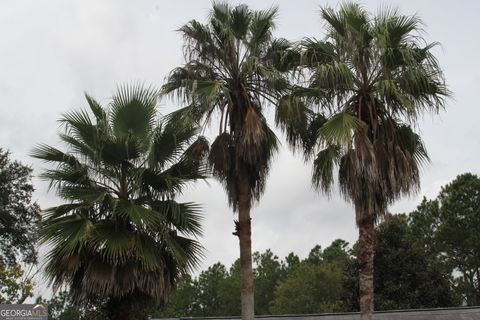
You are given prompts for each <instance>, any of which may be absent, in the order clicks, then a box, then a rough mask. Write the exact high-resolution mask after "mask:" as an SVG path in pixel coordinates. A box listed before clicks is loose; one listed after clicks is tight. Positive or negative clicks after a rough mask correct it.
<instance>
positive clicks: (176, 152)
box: [32, 86, 206, 319]
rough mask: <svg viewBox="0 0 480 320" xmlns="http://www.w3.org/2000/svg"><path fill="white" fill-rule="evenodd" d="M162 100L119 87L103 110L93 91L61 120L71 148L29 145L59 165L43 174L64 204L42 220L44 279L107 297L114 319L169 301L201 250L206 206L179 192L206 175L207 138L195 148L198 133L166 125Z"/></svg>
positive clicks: (76, 294) (77, 293)
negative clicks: (84, 105)
mask: <svg viewBox="0 0 480 320" xmlns="http://www.w3.org/2000/svg"><path fill="white" fill-rule="evenodd" d="M157 96H158V94H157V93H156V92H155V91H154V90H151V89H144V88H143V87H141V86H134V87H122V88H120V89H119V90H118V91H117V92H116V94H115V95H114V96H113V98H112V101H111V103H110V108H108V109H105V108H103V107H102V106H100V104H99V103H98V102H97V101H95V100H94V99H93V98H91V97H90V96H88V95H87V96H86V99H87V102H88V105H89V109H90V110H89V111H90V112H89V111H87V110H81V111H72V112H69V113H67V114H64V115H63V117H62V118H61V120H60V121H61V123H63V124H64V126H65V132H64V133H61V134H60V135H59V136H60V139H61V140H62V141H63V142H64V143H65V144H66V152H64V151H61V150H59V149H56V148H54V147H51V146H48V145H39V146H38V147H36V148H35V149H34V150H33V151H32V156H33V157H35V158H39V159H42V160H45V161H47V162H50V163H54V164H56V167H55V168H54V169H51V170H46V171H45V172H44V173H43V174H42V177H43V178H44V179H46V180H47V181H50V185H51V187H53V188H55V189H56V190H57V194H58V195H59V196H60V198H62V199H63V200H64V201H65V203H64V204H61V205H59V206H56V207H52V208H49V209H47V210H45V215H44V217H43V221H42V222H41V224H40V240H41V242H42V243H45V244H48V245H49V246H51V251H50V253H49V254H48V255H47V257H46V263H45V271H46V275H47V276H48V278H49V279H50V281H51V284H53V285H54V287H57V288H58V287H61V286H63V285H67V286H69V287H70V293H71V294H72V296H73V298H74V299H75V300H76V301H85V300H89V299H90V300H91V299H95V300H97V299H98V300H97V301H100V300H102V301H106V303H107V309H108V312H109V313H110V317H111V318H112V319H129V311H130V310H131V308H132V307H133V304H134V303H135V302H139V301H140V302H141V301H150V302H152V301H153V302H155V303H162V302H164V301H165V299H166V298H167V297H168V294H169V292H170V291H171V289H172V287H173V286H174V285H175V282H176V280H177V279H178V277H179V274H181V273H182V272H185V271H187V270H188V269H190V268H192V267H194V266H195V265H196V264H197V261H198V258H199V254H200V253H201V247H200V245H199V243H198V242H197V241H196V240H195V239H196V237H197V236H198V235H199V234H200V233H201V226H200V222H199V220H200V215H199V214H200V212H199V207H198V206H197V205H196V204H194V203H179V202H177V201H175V196H176V195H177V194H178V193H179V192H181V191H182V190H183V189H184V187H185V186H186V185H187V184H188V183H190V182H192V181H195V180H197V179H202V178H204V177H205V172H206V170H205V169H206V166H205V165H203V164H202V156H203V155H204V151H205V150H206V149H205V148H204V147H205V143H204V141H203V140H201V139H200V140H197V141H196V142H195V143H193V144H192V143H191V142H192V139H194V137H195V136H196V134H197V130H196V129H195V128H194V127H192V126H189V125H188V124H186V123H181V119H179V118H178V117H177V119H175V120H176V121H177V122H174V121H164V122H163V123H159V122H158V120H157V117H156V101H157ZM188 145H190V146H189V147H188V148H187V146H188Z"/></svg>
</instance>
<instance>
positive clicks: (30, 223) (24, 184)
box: [0, 148, 40, 266]
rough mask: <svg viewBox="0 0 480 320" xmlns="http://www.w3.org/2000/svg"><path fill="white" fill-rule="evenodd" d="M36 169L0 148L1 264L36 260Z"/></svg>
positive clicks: (11, 264)
mask: <svg viewBox="0 0 480 320" xmlns="http://www.w3.org/2000/svg"><path fill="white" fill-rule="evenodd" d="M31 175H32V169H31V168H30V167H27V166H25V165H23V164H21V163H20V162H18V161H12V160H11V159H10V155H9V153H8V151H6V150H4V149H1V148H0V264H6V265H9V266H13V265H15V264H17V263H18V262H20V261H19V260H21V261H23V262H27V263H32V262H35V261H36V259H37V252H36V249H35V241H36V228H35V227H36V223H37V222H38V221H39V220H40V207H39V206H38V205H37V204H36V203H33V202H32V193H33V191H34V188H33V185H32V182H31Z"/></svg>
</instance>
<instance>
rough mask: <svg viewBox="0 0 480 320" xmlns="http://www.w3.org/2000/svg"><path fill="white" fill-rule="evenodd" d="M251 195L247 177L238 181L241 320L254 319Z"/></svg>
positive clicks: (241, 177)
mask: <svg viewBox="0 0 480 320" xmlns="http://www.w3.org/2000/svg"><path fill="white" fill-rule="evenodd" d="M250 203H251V193H250V185H249V183H248V177H245V176H244V175H242V176H240V177H239V181H238V224H237V235H238V239H239V242H240V282H241V299H242V320H253V319H254V318H255V311H254V297H253V269H252V238H251V235H252V234H251V230H252V229H251V218H250V207H251V204H250Z"/></svg>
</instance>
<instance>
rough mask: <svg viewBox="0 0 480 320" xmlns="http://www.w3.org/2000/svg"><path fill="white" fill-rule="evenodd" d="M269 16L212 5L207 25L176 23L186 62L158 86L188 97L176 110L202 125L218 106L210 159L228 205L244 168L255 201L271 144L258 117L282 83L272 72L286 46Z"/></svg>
mask: <svg viewBox="0 0 480 320" xmlns="http://www.w3.org/2000/svg"><path fill="white" fill-rule="evenodd" d="M276 14H277V9H276V8H272V9H270V10H265V11H252V10H250V9H249V8H248V7H247V6H245V5H238V6H236V7H230V6H229V5H228V4H227V3H214V5H213V10H212V12H211V15H210V19H209V23H208V24H201V23H199V22H197V21H195V20H192V21H190V22H189V23H188V24H186V25H184V26H183V27H181V28H180V29H179V31H180V32H181V33H182V35H183V37H184V39H185V47H184V53H185V58H186V60H187V62H186V63H185V64H184V65H183V66H181V67H179V68H176V69H174V70H173V71H172V72H171V73H170V75H169V76H168V78H167V81H166V83H165V84H164V86H163V93H165V94H168V93H177V94H178V97H179V98H183V99H184V100H186V101H188V102H189V103H190V106H189V107H187V108H185V109H184V110H182V111H181V112H186V111H187V112H189V113H191V114H192V115H194V116H195V117H196V118H197V119H203V120H204V121H205V123H207V122H209V121H210V120H211V117H212V115H213V114H214V113H215V111H219V112H218V114H219V125H218V132H219V134H218V137H217V138H216V140H215V141H214V142H213V143H212V146H211V151H210V162H211V165H212V166H213V169H214V174H215V175H216V177H217V178H219V179H220V180H221V181H223V182H224V184H225V187H226V189H227V193H228V196H229V200H230V203H231V204H232V205H233V206H234V207H236V205H237V201H238V199H237V194H238V192H237V191H238V190H237V187H236V183H235V177H236V176H237V175H238V173H239V172H240V171H242V172H245V174H246V175H248V180H249V185H250V189H251V192H252V194H253V196H254V197H255V198H257V199H258V197H259V196H260V194H261V193H262V191H263V188H264V182H265V177H266V173H267V172H268V168H269V161H270V159H271V156H272V154H273V153H274V151H275V150H276V148H277V139H276V137H275V135H274V133H273V132H272V131H271V130H270V128H269V127H268V125H267V122H266V120H265V118H264V117H263V115H262V107H263V102H272V103H276V99H277V97H278V94H279V93H280V92H284V91H285V90H286V88H287V85H288V81H287V78H286V77H285V76H284V75H283V74H282V73H281V72H280V71H279V70H281V69H282V68H285V66H286V65H287V64H288V59H287V58H286V57H285V56H286V55H285V54H284V52H285V50H288V48H289V47H290V44H289V43H288V41H286V40H284V39H273V38H272V30H273V28H274V26H275V24H274V19H275V16H276Z"/></svg>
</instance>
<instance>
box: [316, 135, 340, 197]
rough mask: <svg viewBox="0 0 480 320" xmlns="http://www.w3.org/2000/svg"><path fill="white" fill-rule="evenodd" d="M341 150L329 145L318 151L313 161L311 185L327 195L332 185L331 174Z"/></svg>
mask: <svg viewBox="0 0 480 320" xmlns="http://www.w3.org/2000/svg"><path fill="white" fill-rule="evenodd" d="M340 155H341V150H340V147H339V146H337V145H329V146H327V147H326V148H325V149H323V150H320V151H319V152H318V153H317V155H316V156H315V159H314V160H313V174H312V183H313V185H314V186H315V187H317V188H320V189H322V190H323V191H324V192H327V193H329V192H330V191H331V188H332V185H333V182H334V181H333V172H334V170H335V167H336V166H337V165H338V163H339V161H340Z"/></svg>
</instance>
